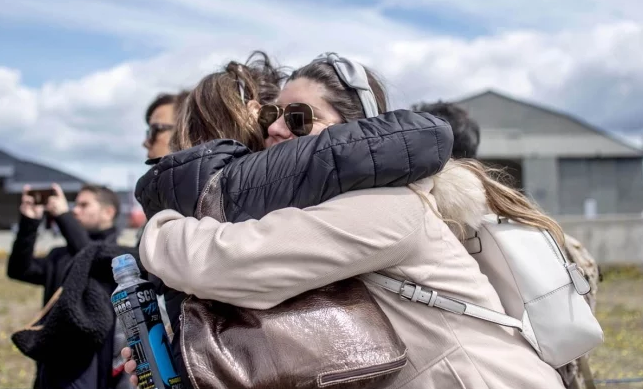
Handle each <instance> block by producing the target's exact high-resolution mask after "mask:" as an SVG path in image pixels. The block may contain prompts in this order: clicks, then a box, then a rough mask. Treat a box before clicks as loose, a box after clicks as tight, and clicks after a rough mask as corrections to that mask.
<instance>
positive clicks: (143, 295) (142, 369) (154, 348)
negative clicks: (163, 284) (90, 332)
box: [112, 254, 183, 389]
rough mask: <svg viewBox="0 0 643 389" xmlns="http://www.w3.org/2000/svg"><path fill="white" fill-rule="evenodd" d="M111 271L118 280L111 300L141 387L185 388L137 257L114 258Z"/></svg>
mask: <svg viewBox="0 0 643 389" xmlns="http://www.w3.org/2000/svg"><path fill="white" fill-rule="evenodd" d="M112 271H113V273H114V280H115V281H116V283H118V287H117V288H116V290H115V291H114V293H113V294H112V304H113V305H114V311H115V312H116V316H117V317H118V319H119V320H120V321H121V324H122V327H123V329H124V330H125V336H127V343H128V345H129V347H130V348H131V349H132V357H133V359H134V360H135V361H136V375H137V377H138V387H139V389H183V383H182V381H181V377H180V376H179V374H178V373H177V372H176V368H175V366H174V363H173V361H172V352H171V349H170V342H169V339H168V336H167V333H166V332H165V327H164V325H163V321H162V319H161V311H160V310H159V305H158V301H157V298H156V293H155V292H154V285H153V284H152V283H151V282H149V281H146V280H143V279H141V272H140V270H139V268H138V265H137V264H136V260H135V259H134V257H133V256H131V255H130V254H125V255H121V256H118V257H116V258H114V259H112Z"/></svg>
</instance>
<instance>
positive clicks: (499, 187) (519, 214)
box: [411, 158, 565, 246]
mask: <svg viewBox="0 0 643 389" xmlns="http://www.w3.org/2000/svg"><path fill="white" fill-rule="evenodd" d="M447 168H448V169H454V168H463V169H466V170H467V171H468V172H470V173H471V174H473V175H474V176H475V177H476V178H477V179H478V180H479V181H480V183H481V185H482V190H483V191H484V197H485V200H486V205H487V207H488V211H490V212H491V213H494V214H496V215H498V216H500V217H505V218H508V219H511V220H513V221H516V222H520V223H523V224H526V225H529V226H532V227H536V228H540V229H544V230H547V231H549V233H551V234H552V236H553V237H554V239H555V240H556V242H557V243H558V244H559V245H561V246H563V245H564V244H565V234H564V233H563V230H562V228H561V227H560V225H559V224H558V223H557V222H556V221H555V220H554V219H552V218H551V217H549V216H547V215H546V214H545V213H544V212H543V211H541V210H540V209H539V208H538V207H537V206H536V205H535V204H534V203H532V202H531V201H530V200H529V199H528V198H527V197H526V196H525V195H523V194H522V193H520V192H518V191H517V190H515V189H513V188H511V187H509V186H508V185H505V184H504V183H503V182H507V181H508V177H509V175H508V174H507V173H506V172H505V171H504V170H502V169H496V168H491V167H488V166H485V165H484V164H483V163H481V162H479V161H477V160H474V159H467V158H462V159H456V160H451V161H449V162H448V167H446V168H445V169H447ZM438 174H440V173H438ZM445 179H447V178H446V177H445ZM411 189H413V190H414V191H415V192H416V193H418V194H419V195H420V196H421V198H422V199H423V200H424V201H425V202H427V203H428V205H429V207H430V208H431V210H433V211H434V212H435V213H436V214H437V215H440V213H438V212H436V210H435V209H434V207H433V206H432V205H431V203H430V202H429V201H428V198H427V197H426V196H425V195H424V194H423V193H421V192H420V191H419V190H417V189H415V188H413V186H411ZM437 205H438V208H439V207H440V204H437ZM459 205H460V206H463V205H462V204H459ZM440 217H442V216H440ZM444 221H445V222H446V223H447V224H448V225H449V226H450V227H452V229H453V228H456V229H457V230H459V231H460V237H461V238H464V237H465V235H464V231H465V228H464V226H463V225H462V223H461V221H460V220H453V217H451V218H448V219H447V220H444ZM472 227H475V226H472Z"/></svg>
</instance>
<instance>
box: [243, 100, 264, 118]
mask: <svg viewBox="0 0 643 389" xmlns="http://www.w3.org/2000/svg"><path fill="white" fill-rule="evenodd" d="M246 107H247V108H248V112H249V113H250V116H251V117H252V118H253V119H255V120H257V119H259V110H261V104H259V102H258V101H257V100H250V101H248V103H246Z"/></svg>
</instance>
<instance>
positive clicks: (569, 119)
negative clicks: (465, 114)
mask: <svg viewBox="0 0 643 389" xmlns="http://www.w3.org/2000/svg"><path fill="white" fill-rule="evenodd" d="M456 104H458V105H460V106H462V107H463V108H465V109H467V110H468V111H469V114H470V115H471V117H472V118H473V119H475V120H476V121H478V122H479V124H480V127H481V130H482V131H483V133H484V132H485V131H487V134H484V136H483V137H482V142H481V148H483V149H486V151H487V152H490V151H491V154H494V153H493V150H491V149H492V148H493V147H491V146H490V145H489V143H490V142H493V141H494V137H495V138H496V143H498V142H499V141H500V138H501V137H506V138H509V139H514V140H515V139H518V138H521V137H522V138H525V141H523V142H522V144H521V145H518V144H517V142H515V141H514V142H513V143H512V144H511V145H509V143H511V140H510V141H508V142H506V143H507V145H505V148H512V149H514V150H520V149H521V147H516V146H522V149H523V151H524V152H525V153H533V152H534V150H533V148H537V147H540V148H548V149H550V154H557V155H558V156H560V157H580V156H588V157H591V156H619V157H620V156H623V157H625V156H629V157H640V156H643V149H641V148H639V147H637V146H636V145H634V144H632V143H630V142H628V141H626V140H624V139H621V138H620V137H618V136H616V135H614V134H612V133H610V132H609V131H606V130H603V129H601V128H599V127H597V126H594V125H591V124H589V123H587V122H586V121H584V120H582V119H580V118H577V117H575V116H573V115H570V114H567V113H564V112H561V111H558V110H556V109H553V108H549V107H544V106H542V105H539V104H535V103H532V102H527V101H524V100H521V99H517V98H514V97H509V96H507V95H504V94H502V93H499V92H496V91H494V90H487V91H484V92H481V93H477V94H475V95H473V96H469V97H466V98H464V99H461V100H459V101H457V102H456ZM490 133H491V134H490ZM546 137H548V138H549V139H548V140H545V139H544V138H546ZM485 139H486V140H487V142H486V143H488V144H487V146H489V147H483V144H484V143H485ZM539 141H540V142H539ZM485 153H486V152H482V154H485Z"/></svg>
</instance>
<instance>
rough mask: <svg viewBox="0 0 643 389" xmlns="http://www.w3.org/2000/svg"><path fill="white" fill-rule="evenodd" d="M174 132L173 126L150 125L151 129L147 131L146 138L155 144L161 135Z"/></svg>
mask: <svg viewBox="0 0 643 389" xmlns="http://www.w3.org/2000/svg"><path fill="white" fill-rule="evenodd" d="M172 130H174V125H173V124H160V123H154V124H150V127H149V128H148V129H147V131H145V137H146V138H147V139H149V140H150V142H151V143H154V141H155V140H156V137H157V136H158V134H159V133H161V132H164V131H172Z"/></svg>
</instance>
